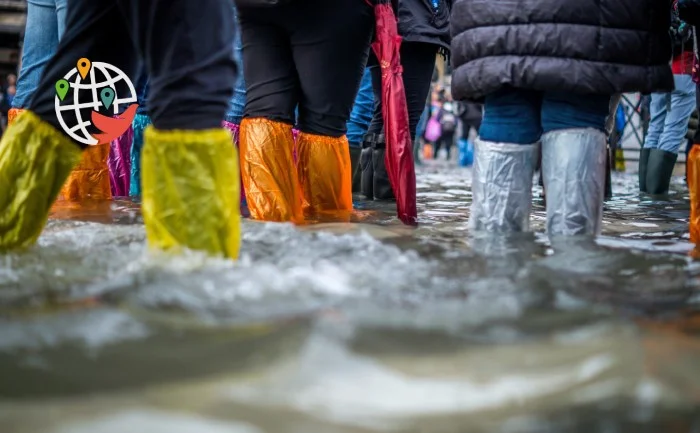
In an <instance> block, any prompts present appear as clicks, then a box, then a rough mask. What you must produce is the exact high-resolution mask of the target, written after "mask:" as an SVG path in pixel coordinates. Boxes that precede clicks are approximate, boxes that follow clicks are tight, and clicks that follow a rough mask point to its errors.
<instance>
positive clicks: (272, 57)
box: [238, 0, 374, 137]
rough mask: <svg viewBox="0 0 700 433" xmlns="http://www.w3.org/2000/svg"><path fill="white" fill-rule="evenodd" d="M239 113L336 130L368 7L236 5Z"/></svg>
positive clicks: (358, 63) (350, 3)
mask: <svg viewBox="0 0 700 433" xmlns="http://www.w3.org/2000/svg"><path fill="white" fill-rule="evenodd" d="M238 19H239V22H240V25H241V39H242V41H243V68H244V76H245V81H246V107H245V112H244V117H264V118H267V119H270V120H275V121H279V122H284V123H289V124H294V123H295V113H294V110H295V108H297V107H298V110H299V118H298V119H297V122H296V124H297V127H298V128H299V130H301V131H302V132H308V133H312V134H319V135H326V136H331V137H340V136H342V135H344V134H345V132H346V123H347V121H348V119H349V118H350V111H351V110H352V105H353V102H354V100H355V95H356V94H357V90H358V88H359V85H360V80H361V78H362V73H363V71H364V67H365V64H366V62H367V55H368V52H369V43H370V38H371V37H372V29H373V27H374V12H373V10H372V8H371V7H370V6H368V5H367V4H366V3H365V2H364V1H362V0H303V1H296V2H292V3H291V4H290V5H285V6H277V7H275V8H239V10H238Z"/></svg>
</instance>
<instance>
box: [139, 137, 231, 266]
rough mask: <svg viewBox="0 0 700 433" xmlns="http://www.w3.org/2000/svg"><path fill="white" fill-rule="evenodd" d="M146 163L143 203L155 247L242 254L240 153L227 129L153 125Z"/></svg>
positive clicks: (146, 146)
mask: <svg viewBox="0 0 700 433" xmlns="http://www.w3.org/2000/svg"><path fill="white" fill-rule="evenodd" d="M141 164H142V167H143V173H142V179H141V180H142V187H143V191H142V193H143V200H142V205H141V206H142V212H143V219H144V223H145V225H146V238H147V239H148V244H149V246H150V247H152V248H156V249H162V250H174V251H176V252H177V251H180V250H182V249H184V248H187V249H192V250H197V251H204V252H206V253H208V254H211V255H213V256H223V257H227V258H232V259H235V258H237V257H238V252H239V249H240V243H241V216H240V208H239V175H238V155H237V152H236V148H235V147H233V146H231V135H230V134H229V132H228V131H226V130H225V129H223V128H220V129H219V128H217V129H209V130H201V131H192V130H174V131H161V130H158V129H155V128H154V127H153V126H149V127H148V128H146V131H145V140H144V148H143V154H142V159H141Z"/></svg>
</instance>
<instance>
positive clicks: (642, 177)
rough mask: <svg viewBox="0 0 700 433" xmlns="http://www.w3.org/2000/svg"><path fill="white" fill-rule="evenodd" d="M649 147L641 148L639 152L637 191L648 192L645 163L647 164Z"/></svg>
mask: <svg viewBox="0 0 700 433" xmlns="http://www.w3.org/2000/svg"><path fill="white" fill-rule="evenodd" d="M650 151H651V149H647V148H642V150H641V151H640V152H639V191H640V192H643V193H648V192H649V191H647V165H648V164H649V152H650Z"/></svg>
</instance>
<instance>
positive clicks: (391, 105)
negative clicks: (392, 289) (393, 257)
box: [372, 0, 418, 225]
mask: <svg viewBox="0 0 700 433" xmlns="http://www.w3.org/2000/svg"><path fill="white" fill-rule="evenodd" d="M374 3H375V4H374V15H375V20H376V33H375V34H376V40H375V41H374V42H373V43H372V49H373V50H374V53H375V54H376V55H377V58H378V59H379V65H380V67H381V68H382V115H383V117H384V135H385V139H386V153H385V154H384V155H385V156H384V164H385V165H386V170H387V173H388V174H389V181H390V182H391V186H392V188H393V190H394V195H395V196H396V210H397V213H398V217H399V219H400V220H401V221H403V223H404V224H408V225H415V224H416V218H417V216H418V212H417V210H416V171H415V167H414V165H413V138H412V137H411V134H410V132H409V128H408V109H407V106H406V92H405V90H404V86H403V76H402V74H403V68H402V67H401V56H400V55H399V48H400V47H401V36H399V32H398V29H397V22H396V15H395V14H394V9H393V8H392V6H391V3H390V1H389V0H375V2H374Z"/></svg>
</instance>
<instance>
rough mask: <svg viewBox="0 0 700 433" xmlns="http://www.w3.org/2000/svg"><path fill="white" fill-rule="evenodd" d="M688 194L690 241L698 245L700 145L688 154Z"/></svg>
mask: <svg viewBox="0 0 700 433" xmlns="http://www.w3.org/2000/svg"><path fill="white" fill-rule="evenodd" d="M687 164H688V192H689V193H690V241H691V242H693V243H695V244H697V243H700V145H698V144H696V145H694V146H693V147H692V148H691V149H690V153H689V154H688V162H687Z"/></svg>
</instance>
